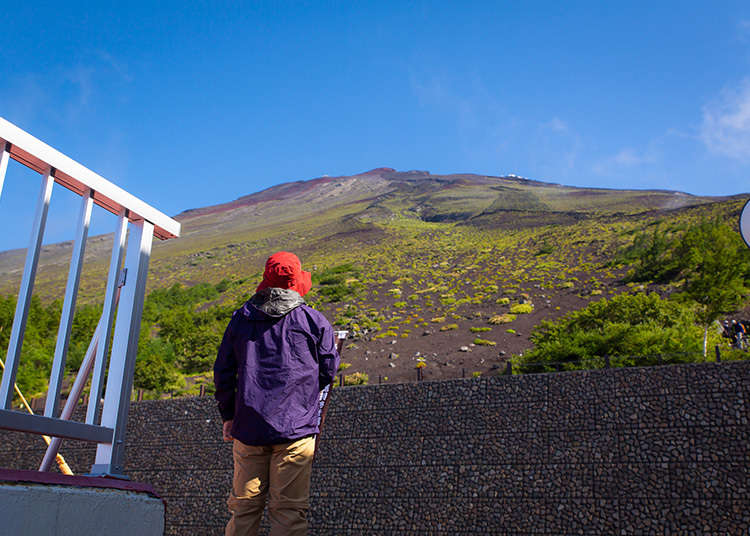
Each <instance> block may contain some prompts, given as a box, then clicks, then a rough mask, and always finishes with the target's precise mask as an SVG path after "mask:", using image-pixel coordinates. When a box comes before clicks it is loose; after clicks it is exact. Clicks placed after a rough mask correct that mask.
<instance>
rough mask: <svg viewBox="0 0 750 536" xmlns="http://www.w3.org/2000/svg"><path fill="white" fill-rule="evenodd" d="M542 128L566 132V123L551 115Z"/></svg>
mask: <svg viewBox="0 0 750 536" xmlns="http://www.w3.org/2000/svg"><path fill="white" fill-rule="evenodd" d="M542 126H543V127H544V128H548V129H550V130H554V131H555V132H567V130H568V125H567V123H565V121H563V120H562V119H560V118H559V117H553V118H552V119H551V120H549V121H547V122H546V123H544V124H543V125H542Z"/></svg>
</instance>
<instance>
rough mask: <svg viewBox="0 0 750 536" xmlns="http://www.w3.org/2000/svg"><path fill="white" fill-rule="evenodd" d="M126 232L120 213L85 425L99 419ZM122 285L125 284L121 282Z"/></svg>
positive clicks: (124, 220)
mask: <svg viewBox="0 0 750 536" xmlns="http://www.w3.org/2000/svg"><path fill="white" fill-rule="evenodd" d="M127 230H128V219H127V217H126V214H125V211H124V210H123V211H122V212H121V213H120V217H119V218H118V220H117V228H116V229H115V236H114V239H113V241H112V256H111V258H110V261H109V273H108V275H107V288H106V290H105V294H104V307H103V309H102V318H101V320H100V322H101V326H102V336H101V338H100V340H99V345H98V346H97V348H96V357H95V359H94V373H93V375H92V376H91V389H90V390H89V391H90V397H89V403H88V406H87V408H86V424H96V420H97V418H98V417H99V403H100V402H99V401H100V399H101V396H102V387H103V386H104V368H105V366H106V362H107V350H108V349H109V336H110V334H111V333H112V320H113V318H114V316H115V301H116V300H117V288H118V284H119V282H120V266H122V257H123V255H122V254H123V252H124V251H125V238H126V235H127ZM122 283H123V284H124V283H125V282H124V281H122Z"/></svg>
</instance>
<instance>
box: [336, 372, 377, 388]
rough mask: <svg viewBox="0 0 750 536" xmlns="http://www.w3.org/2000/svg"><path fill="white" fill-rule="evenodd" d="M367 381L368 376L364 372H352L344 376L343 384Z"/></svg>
mask: <svg viewBox="0 0 750 536" xmlns="http://www.w3.org/2000/svg"><path fill="white" fill-rule="evenodd" d="M386 379H387V378H386ZM369 381H370V376H368V375H367V374H366V373H364V372H354V373H352V374H349V375H347V376H344V385H367V383H368V382H369Z"/></svg>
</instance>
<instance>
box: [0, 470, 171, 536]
mask: <svg viewBox="0 0 750 536" xmlns="http://www.w3.org/2000/svg"><path fill="white" fill-rule="evenodd" d="M0 520H2V522H1V523H2V527H0V532H2V533H3V534H29V535H33V534H44V535H55V536H67V535H82V536H85V535H94V534H97V535H98V534H107V535H123V536H125V535H133V534H138V535H147V536H156V535H162V534H164V501H162V499H161V498H160V497H159V496H158V495H156V493H155V492H154V490H153V488H151V486H149V485H147V484H142V483H137V482H130V481H127V480H117V479H112V478H101V477H86V476H66V475H60V474H57V473H40V472H37V471H12V470H6V469H0Z"/></svg>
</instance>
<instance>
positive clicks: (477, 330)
mask: <svg viewBox="0 0 750 536" xmlns="http://www.w3.org/2000/svg"><path fill="white" fill-rule="evenodd" d="M491 330H492V328H475V327H471V328H469V331H471V332H472V333H481V332H483V331H491Z"/></svg>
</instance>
